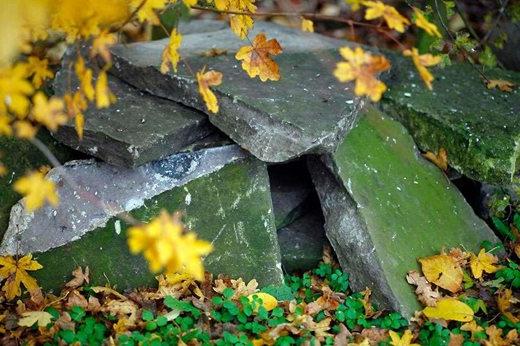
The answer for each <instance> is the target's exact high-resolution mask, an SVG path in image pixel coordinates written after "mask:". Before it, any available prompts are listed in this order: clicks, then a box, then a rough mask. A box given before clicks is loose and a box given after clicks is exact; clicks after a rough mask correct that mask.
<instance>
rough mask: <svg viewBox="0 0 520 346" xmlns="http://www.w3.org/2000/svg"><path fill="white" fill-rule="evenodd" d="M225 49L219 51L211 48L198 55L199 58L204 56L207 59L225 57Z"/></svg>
mask: <svg viewBox="0 0 520 346" xmlns="http://www.w3.org/2000/svg"><path fill="white" fill-rule="evenodd" d="M226 54H227V49H221V48H211V49H208V50H205V51H204V52H202V53H200V55H201V56H205V57H208V58H214V57H216V56H220V55H226Z"/></svg>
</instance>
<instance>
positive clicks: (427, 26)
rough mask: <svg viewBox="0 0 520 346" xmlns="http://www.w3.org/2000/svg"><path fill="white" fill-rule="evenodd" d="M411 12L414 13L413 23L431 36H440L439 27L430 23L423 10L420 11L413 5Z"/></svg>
mask: <svg viewBox="0 0 520 346" xmlns="http://www.w3.org/2000/svg"><path fill="white" fill-rule="evenodd" d="M413 12H414V15H415V18H414V22H415V25H417V26H418V27H419V28H421V29H423V30H424V31H426V32H427V33H428V34H429V35H431V36H437V37H442V35H441V33H440V32H439V28H437V25H435V24H433V23H430V22H429V21H428V19H427V18H426V16H425V15H424V12H423V11H421V10H420V9H418V8H417V7H414V8H413Z"/></svg>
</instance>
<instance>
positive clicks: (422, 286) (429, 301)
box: [406, 270, 441, 306]
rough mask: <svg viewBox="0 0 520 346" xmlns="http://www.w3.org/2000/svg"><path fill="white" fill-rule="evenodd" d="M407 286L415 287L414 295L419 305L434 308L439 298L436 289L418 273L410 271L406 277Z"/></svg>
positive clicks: (439, 295)
mask: <svg viewBox="0 0 520 346" xmlns="http://www.w3.org/2000/svg"><path fill="white" fill-rule="evenodd" d="M406 281H408V283H409V284H411V285H415V286H417V288H416V289H415V294H416V295H417V298H418V299H419V301H420V302H421V303H423V304H424V305H426V306H435V305H436V304H437V301H438V300H439V298H440V297H441V294H440V293H439V290H438V289H435V290H434V289H433V288H432V284H431V283H429V282H428V280H426V278H425V277H424V276H422V275H421V274H419V272H417V271H415V270H412V271H410V272H408V274H407V275H406Z"/></svg>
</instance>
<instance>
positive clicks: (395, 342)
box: [389, 329, 420, 346]
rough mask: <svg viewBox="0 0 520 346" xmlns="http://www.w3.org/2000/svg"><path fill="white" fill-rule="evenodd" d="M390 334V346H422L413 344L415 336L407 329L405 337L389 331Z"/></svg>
mask: <svg viewBox="0 0 520 346" xmlns="http://www.w3.org/2000/svg"><path fill="white" fill-rule="evenodd" d="M389 334H390V340H391V341H390V345H392V346H420V345H419V344H412V343H411V342H412V340H413V335H412V332H411V331H410V330H409V329H407V330H405V332H404V334H403V336H402V337H401V336H399V334H397V333H396V332H394V331H393V330H391V331H389Z"/></svg>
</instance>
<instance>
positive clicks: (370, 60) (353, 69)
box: [334, 47, 390, 102]
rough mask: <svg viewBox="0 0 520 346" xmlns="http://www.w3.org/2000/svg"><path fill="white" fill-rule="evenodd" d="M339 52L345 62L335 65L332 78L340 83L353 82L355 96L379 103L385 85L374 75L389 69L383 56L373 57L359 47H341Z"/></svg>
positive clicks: (388, 64)
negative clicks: (368, 98) (354, 82)
mask: <svg viewBox="0 0 520 346" xmlns="http://www.w3.org/2000/svg"><path fill="white" fill-rule="evenodd" d="M339 52H340V54H341V56H342V57H343V58H344V59H345V60H346V61H342V62H339V63H338V64H337V65H336V69H335V70H334V76H336V78H337V79H338V80H339V81H340V82H350V81H353V80H355V81H356V87H355V89H354V92H355V94H356V95H358V96H364V95H366V96H369V97H370V99H371V100H372V101H374V102H377V101H379V100H380V99H381V96H382V95H383V93H384V92H385V91H386V85H385V83H383V82H381V81H380V80H378V79H377V78H376V75H377V74H378V73H380V72H383V71H386V70H388V69H389V68H390V63H389V62H388V60H386V58H385V57H384V56H374V55H372V54H370V53H368V52H365V51H364V50H363V49H362V48H361V47H356V49H354V50H352V49H350V48H349V47H343V48H340V50H339Z"/></svg>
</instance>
